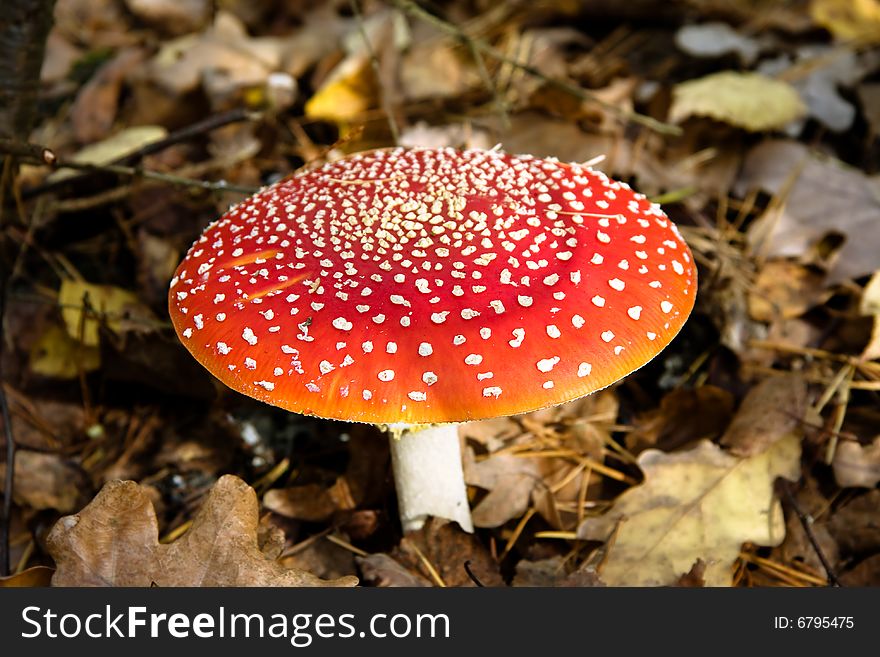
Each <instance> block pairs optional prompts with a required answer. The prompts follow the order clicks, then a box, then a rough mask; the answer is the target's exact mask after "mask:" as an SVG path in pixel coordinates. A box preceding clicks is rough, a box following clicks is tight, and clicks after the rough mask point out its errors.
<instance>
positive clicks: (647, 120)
mask: <svg viewBox="0 0 880 657" xmlns="http://www.w3.org/2000/svg"><path fill="white" fill-rule="evenodd" d="M391 3H392V4H394V5H395V6H396V7H397V8H398V9H400V10H401V11H403V12H406V13H407V14H409V15H411V16H413V17H415V18H418V19H419V20H423V21H425V22H426V23H429V24H431V25H433V26H434V27H435V28H436V29H438V30H440V31H441V32H444V33H446V34H448V35H450V36H452V37H455V38H456V39H458V40H460V41H463V42H465V43H468V44H472V47H473V48H475V49H476V50H478V51H480V52H482V53H483V54H485V55H488V56H489V57H491V58H492V59H495V60H497V61H499V62H504V63H505V64H510V65H511V66H514V67H515V68H518V69H520V70H521V71H524V72H526V73H528V74H529V75H531V76H532V77H535V78H537V79H539V80H541V81H543V82H544V83H546V84H549V85H551V86H553V87H556V88H557V89H561V90H562V91H565V92H566V93H569V94H571V95H572V96H574V97H575V98H578V99H580V100H585V101H589V102H593V103H596V104H597V105H599V106H600V107H602V108H603V109H605V110H607V111H609V112H611V113H612V114H615V115H616V116H618V117H620V118H621V119H624V120H626V121H631V122H632V123H638V124H640V125H643V126H645V127H646V128H650V129H651V130H653V131H655V132H658V133H660V134H664V135H675V136H677V135H680V134H682V130H681V128H679V127H678V126H675V125H671V124H669V123H664V122H663V121H658V120H657V119H655V118H653V117H650V116H646V115H644V114H640V113H638V112H631V111H628V110H625V109H622V108H620V107H618V106H617V105H614V104H613V103H609V102H608V101H606V100H603V99H601V98H599V97H598V96H597V95H596V94H594V93H591V92H589V91H587V90H586V89H583V88H581V87H580V86H578V85H576V84H573V83H571V82H568V81H567V80H560V79H558V78H551V77H548V76H546V75H544V74H543V73H542V72H541V71H539V70H538V69H537V68H535V67H534V66H532V65H531V64H526V63H525V62H521V61H519V60H518V59H516V58H515V57H510V56H508V55H505V54H504V53H503V52H501V51H500V50H496V49H495V48H493V47H492V46H491V45H489V44H488V43H487V42H486V41H484V40H483V39H479V38H474V37H472V36H470V35H468V34H466V33H465V32H464V31H463V30H461V28H459V27H457V26H455V25H453V24H452V23H448V22H446V21H445V20H443V19H442V18H439V17H437V16H435V15H434V14H432V13H430V12H428V11H425V10H424V9H422V7H420V6H419V5H418V4H416V3H415V2H413V0H391Z"/></svg>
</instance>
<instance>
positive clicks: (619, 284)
mask: <svg viewBox="0 0 880 657" xmlns="http://www.w3.org/2000/svg"><path fill="white" fill-rule="evenodd" d="M608 285H610V286H611V287H612V288H613V289H615V290H617V291H618V292H623V289H624V288H625V287H626V283H624V282H623V281H622V280H620V279H619V278H612V279H611V280H610V281H608Z"/></svg>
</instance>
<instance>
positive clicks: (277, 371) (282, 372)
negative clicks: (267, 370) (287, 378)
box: [272, 367, 284, 376]
mask: <svg viewBox="0 0 880 657" xmlns="http://www.w3.org/2000/svg"><path fill="white" fill-rule="evenodd" d="M272 374H274V375H275V376H281V375H282V374H284V370H282V369H281V368H280V367H276V368H275V369H274V370H272Z"/></svg>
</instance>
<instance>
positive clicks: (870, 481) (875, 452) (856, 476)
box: [831, 436, 880, 488]
mask: <svg viewBox="0 0 880 657" xmlns="http://www.w3.org/2000/svg"><path fill="white" fill-rule="evenodd" d="M831 467H832V469H833V470H834V479H835V480H836V481H837V484H838V485H839V486H840V487H841V488H874V486H876V485H877V483H878V482H880V436H877V437H876V438H874V441H873V442H872V443H871V444H870V445H860V444H859V443H857V442H854V441H851V440H847V441H843V442H841V443H840V444H838V446H837V451H836V452H835V453H834V461H833V462H832V463H831Z"/></svg>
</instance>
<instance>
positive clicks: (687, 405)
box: [626, 385, 734, 454]
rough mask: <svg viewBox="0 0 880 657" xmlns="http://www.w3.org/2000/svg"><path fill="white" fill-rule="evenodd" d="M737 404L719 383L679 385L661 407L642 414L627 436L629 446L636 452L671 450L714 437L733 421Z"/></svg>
mask: <svg viewBox="0 0 880 657" xmlns="http://www.w3.org/2000/svg"><path fill="white" fill-rule="evenodd" d="M733 404H734V399H733V395H731V394H730V393H729V392H728V391H727V390H724V389H722V388H719V387H717V386H712V385H705V386H700V387H699V388H696V389H693V390H690V389H685V388H675V389H674V390H672V391H671V392H669V393H668V394H666V395H665V396H664V397H663V399H662V400H660V407H659V408H658V409H656V410H654V411H650V412H648V413H644V414H642V415H640V416H639V417H638V419H637V420H636V422H635V426H634V428H633V431H631V432H630V433H629V434H627V436H626V447H627V449H628V450H629V451H630V452H631V453H633V454H637V453H639V452H641V451H642V450H645V449H647V448H649V447H654V448H657V449H662V450H663V451H665V452H669V451H672V450H674V449H679V448H681V447H684V446H685V445H687V444H689V443H691V442H694V441H696V440H703V439H709V440H711V439H713V438H715V437H716V436H718V435H720V434H721V433H722V432H723V431H724V428H725V427H726V426H727V425H728V423H729V422H730V418H731V416H732V415H733Z"/></svg>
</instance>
